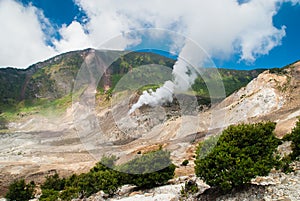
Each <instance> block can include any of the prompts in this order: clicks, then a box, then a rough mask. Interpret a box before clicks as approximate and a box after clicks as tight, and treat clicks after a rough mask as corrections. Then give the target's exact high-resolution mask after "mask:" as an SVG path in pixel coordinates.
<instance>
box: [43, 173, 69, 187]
mask: <svg viewBox="0 0 300 201" xmlns="http://www.w3.org/2000/svg"><path fill="white" fill-rule="evenodd" d="M65 182H66V181H65V179H60V178H59V175H58V174H57V173H55V174H54V175H51V176H46V181H45V182H44V183H43V185H41V189H42V190H43V189H53V190H56V191H60V190H62V189H64V187H65Z"/></svg>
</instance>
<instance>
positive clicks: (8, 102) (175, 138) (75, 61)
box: [0, 49, 300, 194]
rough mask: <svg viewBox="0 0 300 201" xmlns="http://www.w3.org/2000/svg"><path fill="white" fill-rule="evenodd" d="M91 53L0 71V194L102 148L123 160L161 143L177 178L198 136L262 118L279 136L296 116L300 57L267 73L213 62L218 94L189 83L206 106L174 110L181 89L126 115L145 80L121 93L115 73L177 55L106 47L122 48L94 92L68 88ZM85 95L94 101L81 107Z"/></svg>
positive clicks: (67, 168)
mask: <svg viewBox="0 0 300 201" xmlns="http://www.w3.org/2000/svg"><path fill="white" fill-rule="evenodd" d="M94 51H95V50H92V49H87V50H83V51H75V52H70V53H65V54H63V55H59V56H57V57H54V58H51V59H49V60H47V61H44V62H40V63H38V64H35V65H32V66H30V67H29V68H27V69H25V70H17V69H12V68H6V69H0V82H1V85H0V87H1V94H0V98H1V108H0V109H1V114H0V122H1V127H2V128H1V134H0V147H1V151H0V181H1V182H0V186H1V188H0V194H3V193H4V192H5V191H6V190H7V185H8V184H9V183H10V182H11V181H12V180H14V179H18V178H26V180H28V181H30V180H35V181H36V182H38V183H41V181H43V179H44V176H45V175H49V174H51V173H53V172H55V171H57V172H58V173H59V174H60V175H62V176H68V175H71V174H73V173H81V172H86V171H87V170H88V169H89V168H91V167H92V166H93V165H94V164H95V163H96V162H98V161H99V157H101V156H103V155H105V154H116V155H117V156H119V162H120V163H122V162H124V161H126V160H128V159H130V158H133V157H135V156H136V154H137V153H144V152H148V151H151V150H155V149H157V148H158V147H163V148H165V149H168V150H170V151H171V158H172V161H173V162H174V163H175V164H176V165H178V167H179V168H177V169H176V175H177V176H183V175H189V174H193V163H192V161H193V160H194V158H193V156H194V154H195V153H194V150H195V144H196V143H197V142H198V141H201V140H203V139H204V138H205V136H208V135H214V134H217V133H218V132H220V131H221V130H222V129H224V128H225V127H227V126H228V125H231V124H237V123H240V122H250V123H251V122H257V121H261V120H272V121H276V122H277V123H278V124H277V125H278V126H277V128H276V129H277V133H278V136H282V135H283V134H285V133H286V132H288V131H289V130H290V129H291V128H292V127H293V125H294V123H295V120H296V118H297V116H300V114H299V111H300V106H299V103H300V100H299V89H300V83H299V80H300V79H299V78H300V77H299V76H300V69H299V66H300V65H299V62H298V63H294V64H291V65H289V66H287V67H285V68H281V69H274V70H268V71H264V72H262V70H254V71H237V70H226V69H219V73H220V75H221V77H222V81H223V84H224V86H225V93H226V95H227V97H226V98H225V99H222V100H218V101H217V102H214V104H212V105H210V104H209V103H210V102H209V101H206V100H205V98H207V97H209V94H208V89H207V86H206V84H205V82H204V81H203V79H201V77H198V78H197V79H196V83H195V84H194V85H193V86H192V88H193V89H194V92H195V96H196V97H197V98H198V102H200V103H202V104H206V106H205V107H197V108H196V109H195V110H193V111H190V113H183V112H182V111H184V109H186V108H184V109H182V108H180V106H182V105H180V100H182V101H187V104H186V105H187V106H190V105H189V102H188V101H189V98H190V97H191V95H190V94H180V95H179V96H178V97H177V98H175V101H174V103H171V104H165V105H163V106H162V107H147V106H143V107H141V108H139V109H137V110H136V111H135V112H134V113H133V114H132V115H130V116H128V105H132V104H134V103H135V102H136V101H137V99H138V98H139V96H140V95H141V90H143V89H144V88H142V89H138V92H136V93H133V94H130V95H129V97H127V98H128V99H126V98H123V97H126V95H127V91H121V92H120V91H117V92H114V91H113V89H114V87H116V84H117V83H118V81H120V80H121V78H122V76H124V75H126V74H130V72H132V69H134V68H136V67H138V66H140V65H146V64H153V63H154V64H161V65H165V66H168V67H170V68H172V66H173V65H174V63H175V61H174V60H172V59H169V58H165V57H163V56H160V55H156V54H153V53H143V52H131V53H128V52H116V51H105V52H103V54H107V56H108V57H109V56H110V55H111V54H117V55H121V56H120V58H119V59H117V60H115V61H114V62H113V63H112V65H111V67H110V68H109V70H108V71H107V72H106V73H107V74H106V76H104V78H103V79H102V80H100V82H99V86H98V87H97V91H96V92H95V91H92V92H93V93H92V94H94V96H93V97H92V98H91V99H89V97H88V96H86V97H84V96H83V93H78V94H72V91H73V85H74V79H75V78H76V76H77V72H79V69H80V68H81V67H82V65H85V64H86V63H87V62H89V61H88V58H89V55H90V54H93V52H94ZM208 72H209V70H208ZM154 77H155V74H154ZM137 79H140V77H138V78H137ZM145 87H146V88H147V87H150V88H154V89H155V88H157V86H145ZM84 90H86V91H87V92H89V88H84ZM93 90H94V89H93ZM111 93H112V94H111ZM72 96H73V98H74V97H75V100H72ZM77 97H83V99H82V101H76V98H77ZM181 97H182V99H180V98H181ZM126 100H129V102H126ZM203 100H204V101H203ZM92 101H95V109H94V110H89V108H87V109H86V108H85V106H89V105H92V104H93V102H92ZM201 101H203V102H201ZM53 113H54V114H55V115H49V114H53ZM185 114H186V115H185ZM80 131H84V132H80ZM184 159H188V160H190V163H189V165H188V166H187V167H182V166H180V164H181V163H182V161H183V160H184Z"/></svg>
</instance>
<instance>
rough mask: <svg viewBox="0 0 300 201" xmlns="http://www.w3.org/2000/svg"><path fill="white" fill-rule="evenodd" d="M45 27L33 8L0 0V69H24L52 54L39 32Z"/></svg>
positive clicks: (40, 14)
mask: <svg viewBox="0 0 300 201" xmlns="http://www.w3.org/2000/svg"><path fill="white" fill-rule="evenodd" d="M47 24H48V21H47V20H46V19H45V18H44V17H43V15H42V13H41V12H40V11H38V10H37V9H36V8H35V7H33V6H31V5H29V6H26V7H25V6H23V5H21V4H20V3H17V2H16V1H13V0H0V28H1V31H0V66H14V67H23V68H24V67H28V66H29V65H30V64H33V63H35V62H37V61H41V60H44V59H47V58H49V57H50V56H52V55H54V54H55V51H54V50H53V49H52V48H51V47H49V46H47V45H46V44H45V40H46V39H47V36H46V35H45V34H44V32H43V31H42V30H43V27H45V26H47Z"/></svg>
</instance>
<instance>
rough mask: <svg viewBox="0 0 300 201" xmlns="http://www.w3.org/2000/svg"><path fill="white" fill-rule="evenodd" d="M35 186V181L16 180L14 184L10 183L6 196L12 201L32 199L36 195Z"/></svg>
mask: <svg viewBox="0 0 300 201" xmlns="http://www.w3.org/2000/svg"><path fill="white" fill-rule="evenodd" d="M34 188H35V184H34V182H30V183H29V184H26V183H25V180H24V179H21V180H19V181H15V182H13V183H12V184H10V186H9V189H8V192H7V194H6V196H5V198H7V199H8V200H12V201H26V200H30V199H32V198H33V197H34Z"/></svg>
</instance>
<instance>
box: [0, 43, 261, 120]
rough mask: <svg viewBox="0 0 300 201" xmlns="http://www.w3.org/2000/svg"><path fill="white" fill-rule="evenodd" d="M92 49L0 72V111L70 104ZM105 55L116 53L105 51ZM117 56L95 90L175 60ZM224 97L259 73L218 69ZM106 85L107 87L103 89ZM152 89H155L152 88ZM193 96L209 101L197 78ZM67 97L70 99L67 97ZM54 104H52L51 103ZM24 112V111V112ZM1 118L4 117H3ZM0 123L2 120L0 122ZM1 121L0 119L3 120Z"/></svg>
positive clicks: (126, 54)
mask: <svg viewBox="0 0 300 201" xmlns="http://www.w3.org/2000/svg"><path fill="white" fill-rule="evenodd" d="M94 51H95V50H93V49H86V50H81V51H73V52H68V53H64V54H61V55H58V56H55V57H53V58H50V59H48V60H46V61H43V62H39V63H37V64H33V65H31V66H29V67H28V68H26V69H14V68H9V67H8V68H1V69H0V112H5V111H10V112H15V113H20V112H22V108H24V107H27V108H33V107H37V106H38V107H39V110H43V109H44V108H47V107H51V108H53V107H54V108H56V107H57V105H59V104H60V105H65V107H64V108H63V109H65V108H66V107H67V106H69V105H68V104H69V103H70V94H71V93H72V89H73V85H74V80H75V79H76V76H77V73H78V71H79V69H80V68H81V66H82V65H84V62H85V59H86V58H87V56H88V55H90V54H92V53H93V52H94ZM107 52H108V53H107V54H108V55H110V54H114V52H116V51H107ZM118 55H120V56H119V57H118V58H117V60H116V61H114V62H113V63H112V64H111V66H110V67H109V68H108V70H107V71H108V72H107V73H106V74H108V75H109V76H103V78H102V79H101V80H100V82H99V86H98V90H99V91H103V90H105V91H106V90H107V89H109V88H111V89H113V88H114V87H115V85H116V84H117V83H118V81H119V80H120V79H121V78H122V76H123V75H125V74H126V73H128V71H130V70H131V69H133V68H136V67H138V66H142V65H148V64H158V65H163V66H167V67H169V68H172V67H173V65H174V63H175V60H173V59H170V58H167V57H164V56H161V55H158V54H154V53H150V52H118ZM218 72H219V73H220V75H221V77H222V81H223V83H224V87H225V90H226V95H230V94H231V93H233V92H234V91H236V90H237V89H239V88H241V87H243V86H245V85H246V84H247V83H248V82H250V81H251V80H252V79H253V78H255V77H256V76H257V75H258V74H259V73H261V72H262V70H251V71H239V70H228V69H219V70H218ZM105 85H106V86H105ZM154 88H155V86H154ZM192 88H193V90H194V91H195V93H196V94H197V95H199V96H201V97H203V99H204V101H202V102H203V103H205V104H208V102H209V100H208V99H209V92H208V89H207V86H206V83H205V82H204V80H203V79H202V77H201V76H199V77H198V78H197V79H196V81H195V84H194V85H193V86H192ZM68 96H69V97H68ZM53 102H54V103H53ZM23 113H24V112H23ZM2 119H3V117H2ZM0 120H1V119H0ZM2 122H3V120H2Z"/></svg>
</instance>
